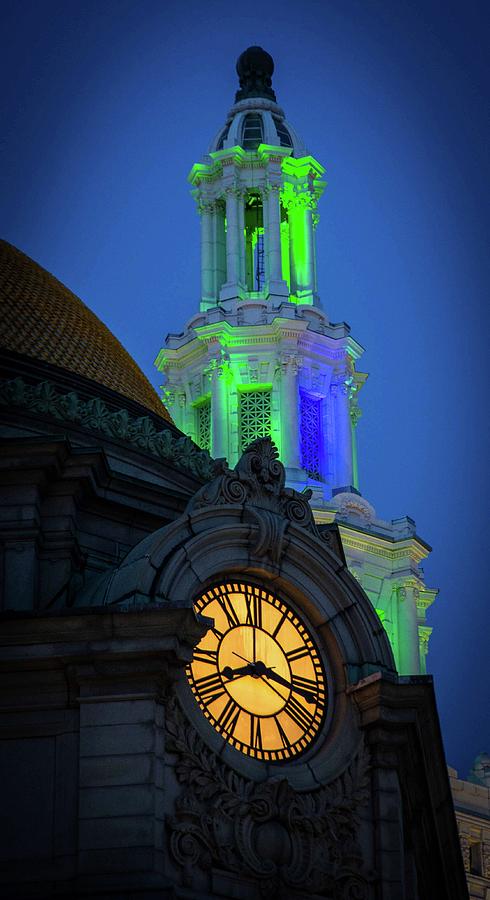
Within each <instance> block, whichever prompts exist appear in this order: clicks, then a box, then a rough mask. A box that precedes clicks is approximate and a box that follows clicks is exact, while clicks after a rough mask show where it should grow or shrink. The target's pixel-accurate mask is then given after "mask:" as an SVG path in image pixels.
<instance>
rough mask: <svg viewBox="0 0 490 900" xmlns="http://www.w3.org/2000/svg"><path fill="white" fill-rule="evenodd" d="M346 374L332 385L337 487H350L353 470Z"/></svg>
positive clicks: (348, 392)
mask: <svg viewBox="0 0 490 900" xmlns="http://www.w3.org/2000/svg"><path fill="white" fill-rule="evenodd" d="M346 382H347V376H346V374H345V373H344V374H340V375H339V378H338V380H337V381H335V382H333V383H332V384H331V386H330V393H331V396H332V399H333V407H334V417H335V487H337V488H340V487H350V486H351V485H352V483H353V472H352V425H351V418H350V388H349V384H348V383H346Z"/></svg>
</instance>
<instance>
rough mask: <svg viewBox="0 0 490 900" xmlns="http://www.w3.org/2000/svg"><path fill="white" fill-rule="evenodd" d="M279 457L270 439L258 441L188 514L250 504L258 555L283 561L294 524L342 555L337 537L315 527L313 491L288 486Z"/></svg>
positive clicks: (201, 495) (196, 499)
mask: <svg viewBox="0 0 490 900" xmlns="http://www.w3.org/2000/svg"><path fill="white" fill-rule="evenodd" d="M278 456H279V454H278V451H277V448H276V446H275V444H274V443H273V441H271V439H270V438H269V437H264V438H259V439H258V440H256V441H254V442H253V443H252V444H250V445H249V446H248V447H247V449H246V450H245V452H244V453H243V455H242V457H241V458H240V459H239V461H238V463H237V465H236V468H235V469H229V468H228V467H226V465H225V467H224V468H223V471H222V473H221V474H220V475H218V476H217V477H216V478H214V479H213V480H212V481H211V482H210V483H209V484H206V485H205V486H204V487H203V488H201V490H200V491H198V492H197V494H195V495H194V497H193V498H192V499H191V501H190V503H189V504H188V506H187V510H186V512H187V513H189V514H192V513H194V512H196V511H197V510H199V509H202V508H204V507H206V506H222V505H225V504H238V505H244V504H246V505H247V510H248V511H249V513H250V514H251V515H252V516H254V518H255V519H256V521H257V525H258V537H257V539H256V542H255V546H254V547H253V552H254V553H255V554H256V555H258V556H265V555H268V556H269V558H271V559H272V561H273V562H278V561H279V560H280V558H281V554H282V549H283V538H284V534H285V532H286V528H287V526H288V524H289V523H290V522H292V523H294V524H295V525H299V526H301V527H302V528H306V529H307V530H308V531H310V532H311V533H312V534H314V535H315V536H316V537H318V538H320V539H321V540H322V541H325V542H326V543H327V544H329V545H330V547H331V549H332V550H333V552H334V553H336V554H337V555H338V549H337V544H336V542H335V539H334V536H333V534H331V533H330V532H326V531H322V532H320V531H319V529H318V528H317V526H316V524H315V521H314V519H313V513H312V511H311V507H310V505H309V503H308V500H309V499H310V497H311V493H312V492H311V491H310V490H307V491H304V492H303V493H301V494H300V493H298V491H295V490H292V489H291V488H287V487H285V481H286V475H285V470H284V466H283V465H282V463H281V462H280V461H279V459H278Z"/></svg>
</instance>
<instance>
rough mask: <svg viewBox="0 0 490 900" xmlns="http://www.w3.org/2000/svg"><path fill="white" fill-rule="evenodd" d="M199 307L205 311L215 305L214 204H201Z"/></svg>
mask: <svg viewBox="0 0 490 900" xmlns="http://www.w3.org/2000/svg"><path fill="white" fill-rule="evenodd" d="M199 212H200V215H201V305H202V308H204V309H207V308H208V307H209V306H212V305H214V304H215V303H216V294H215V271H214V234H213V231H214V228H213V225H214V222H213V219H214V204H213V203H209V202H201V203H200V205H199Z"/></svg>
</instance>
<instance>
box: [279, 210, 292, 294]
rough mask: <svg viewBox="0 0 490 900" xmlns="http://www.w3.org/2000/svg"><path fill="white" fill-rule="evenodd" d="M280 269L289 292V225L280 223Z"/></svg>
mask: <svg viewBox="0 0 490 900" xmlns="http://www.w3.org/2000/svg"><path fill="white" fill-rule="evenodd" d="M281 268H282V277H283V279H284V281H285V282H286V284H287V286H288V288H289V290H291V271H290V266H289V225H288V223H287V222H281Z"/></svg>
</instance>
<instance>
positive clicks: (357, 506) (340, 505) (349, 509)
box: [332, 491, 376, 525]
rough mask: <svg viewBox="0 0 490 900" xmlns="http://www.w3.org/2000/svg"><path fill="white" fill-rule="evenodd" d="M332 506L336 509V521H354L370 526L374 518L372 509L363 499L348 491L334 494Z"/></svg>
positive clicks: (374, 514)
mask: <svg viewBox="0 0 490 900" xmlns="http://www.w3.org/2000/svg"><path fill="white" fill-rule="evenodd" d="M332 504H333V506H335V507H337V518H338V519H347V520H350V519H355V520H360V521H361V522H363V523H365V524H366V525H370V524H371V522H373V520H374V519H375V516H376V513H375V510H374V507H372V506H371V504H370V503H368V501H367V500H365V499H364V497H361V496H360V495H359V494H353V493H350V492H349V491H344V492H342V493H341V494H335V496H334V497H333V499H332Z"/></svg>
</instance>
